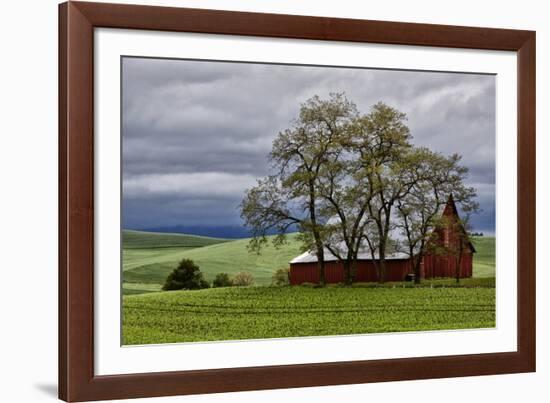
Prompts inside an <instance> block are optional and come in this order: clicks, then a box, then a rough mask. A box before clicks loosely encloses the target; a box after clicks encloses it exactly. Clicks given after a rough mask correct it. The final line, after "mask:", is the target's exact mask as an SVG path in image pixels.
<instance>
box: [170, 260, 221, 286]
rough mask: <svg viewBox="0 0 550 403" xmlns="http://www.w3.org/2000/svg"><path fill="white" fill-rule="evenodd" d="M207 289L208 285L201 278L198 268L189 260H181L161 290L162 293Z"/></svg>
mask: <svg viewBox="0 0 550 403" xmlns="http://www.w3.org/2000/svg"><path fill="white" fill-rule="evenodd" d="M209 287H210V285H209V284H208V281H206V280H205V279H204V278H203V276H202V273H201V271H200V268H199V266H197V265H196V264H195V262H193V261H192V260H191V259H182V260H181V262H179V264H178V267H176V268H175V269H174V271H173V272H172V273H170V274H169V275H168V277H167V278H166V282H165V283H164V285H163V286H162V289H163V290H164V291H169V290H199V289H201V288H209Z"/></svg>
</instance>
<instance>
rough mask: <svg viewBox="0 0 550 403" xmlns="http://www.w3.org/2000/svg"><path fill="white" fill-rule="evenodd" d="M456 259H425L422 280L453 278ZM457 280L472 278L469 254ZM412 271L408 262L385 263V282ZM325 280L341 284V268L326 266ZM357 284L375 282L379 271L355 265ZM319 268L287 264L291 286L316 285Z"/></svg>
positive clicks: (365, 262) (370, 265)
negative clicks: (288, 265)
mask: <svg viewBox="0 0 550 403" xmlns="http://www.w3.org/2000/svg"><path fill="white" fill-rule="evenodd" d="M456 264H457V261H456V258H455V257H454V256H437V255H435V256H434V255H430V256H424V258H423V259H422V263H421V271H422V278H438V277H455V276H456V272H455V269H456ZM460 266H461V269H460V278H466V277H472V254H471V253H470V252H467V253H464V254H463V255H462V262H461V265H460ZM411 272H412V267H411V262H410V260H408V259H398V260H397V259H395V260H388V261H386V281H403V280H405V276H406V275H407V274H409V273H411ZM325 281H326V282H327V283H343V282H344V267H343V265H342V263H340V262H338V261H332V262H326V263H325ZM355 281H356V282H373V281H378V272H377V270H376V267H375V265H374V264H373V262H372V261H370V260H360V261H358V262H357V275H356V277H355ZM318 282H319V269H318V266H317V262H314V263H292V264H291V265H290V284H292V285H296V284H302V283H318Z"/></svg>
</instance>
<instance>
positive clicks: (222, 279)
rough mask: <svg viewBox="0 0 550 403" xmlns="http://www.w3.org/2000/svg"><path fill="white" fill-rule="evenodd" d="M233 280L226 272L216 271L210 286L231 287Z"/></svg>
mask: <svg viewBox="0 0 550 403" xmlns="http://www.w3.org/2000/svg"><path fill="white" fill-rule="evenodd" d="M232 285H233V282H232V281H231V278H229V274H227V273H218V274H216V277H215V278H214V281H212V287H231V286H232Z"/></svg>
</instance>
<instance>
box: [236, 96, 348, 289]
mask: <svg viewBox="0 0 550 403" xmlns="http://www.w3.org/2000/svg"><path fill="white" fill-rule="evenodd" d="M356 115H357V111H356V108H355V105H354V104H352V103H351V102H349V101H348V100H347V99H346V98H345V96H344V95H343V94H330V97H329V99H328V100H322V99H320V98H319V97H318V96H314V97H313V98H311V99H309V100H307V101H306V102H305V103H303V104H302V105H301V108H300V114H299V117H298V119H296V120H295V121H294V122H292V125H291V128H290V129H287V130H284V131H282V132H280V133H279V134H278V136H277V137H276V138H275V140H274V142H273V146H272V150H271V153H270V161H271V164H272V166H273V168H274V170H275V171H276V174H275V175H271V176H268V177H266V178H263V179H261V180H259V181H258V184H257V185H256V186H255V187H254V188H252V189H249V190H248V191H247V192H246V194H245V198H244V200H243V201H242V202H241V206H240V207H241V217H242V218H243V219H244V221H245V226H247V227H248V228H250V229H251V230H252V240H251V242H250V245H249V246H250V249H251V250H253V251H256V252H258V251H259V250H260V248H261V247H262V245H264V244H265V243H266V242H267V239H266V235H267V234H268V233H269V231H270V230H275V231H276V233H277V236H276V237H275V238H274V243H275V245H280V244H281V243H283V242H285V239H286V238H285V235H286V232H287V231H288V229H289V228H291V227H292V226H293V225H298V228H299V230H300V232H301V238H300V240H301V241H302V243H303V246H304V249H311V250H314V251H315V253H316V255H317V261H318V269H319V283H320V284H322V285H323V284H324V283H325V260H324V236H325V234H324V224H325V220H324V219H323V217H322V216H320V208H321V206H320V202H321V201H320V199H321V197H320V195H319V191H318V186H317V185H318V177H319V175H320V173H321V170H322V169H323V167H325V166H326V165H327V164H328V163H329V162H330V161H333V160H335V159H337V158H339V156H340V155H341V154H342V149H341V146H340V144H338V142H337V141H336V138H337V136H338V134H339V133H340V132H342V131H345V130H346V129H347V127H348V126H349V125H350V124H351V122H352V121H353V119H354V118H355V116H356Z"/></svg>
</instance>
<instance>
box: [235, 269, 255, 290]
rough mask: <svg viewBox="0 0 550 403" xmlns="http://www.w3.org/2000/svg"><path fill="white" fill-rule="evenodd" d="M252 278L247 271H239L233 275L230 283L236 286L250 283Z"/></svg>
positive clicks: (252, 280)
mask: <svg viewBox="0 0 550 403" xmlns="http://www.w3.org/2000/svg"><path fill="white" fill-rule="evenodd" d="M253 282H254V278H253V277H252V274H250V273H249V272H247V271H240V272H238V273H236V274H235V275H234V276H233V279H232V283H233V285H236V286H237V287H240V286H247V285H252V283H253Z"/></svg>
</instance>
